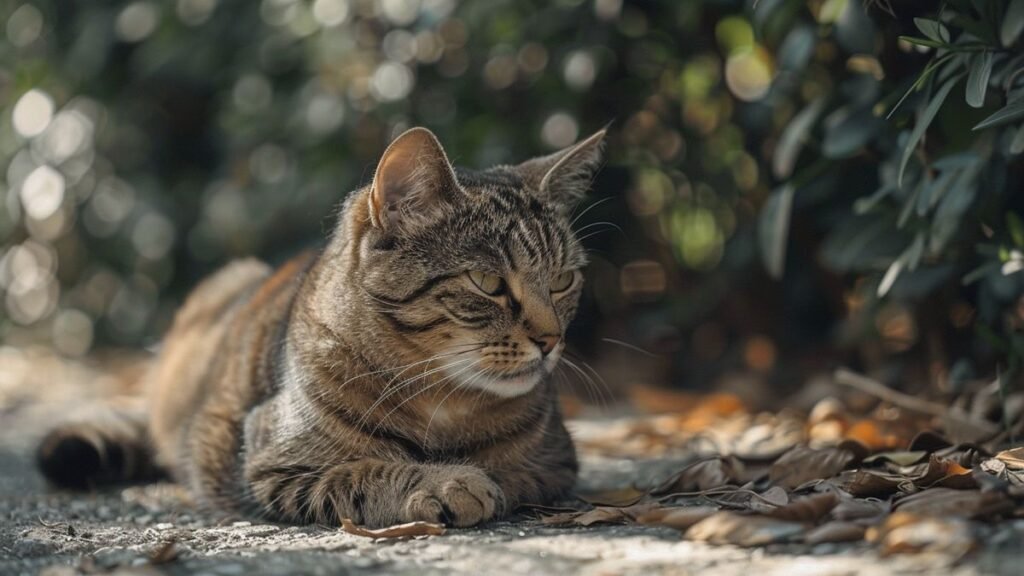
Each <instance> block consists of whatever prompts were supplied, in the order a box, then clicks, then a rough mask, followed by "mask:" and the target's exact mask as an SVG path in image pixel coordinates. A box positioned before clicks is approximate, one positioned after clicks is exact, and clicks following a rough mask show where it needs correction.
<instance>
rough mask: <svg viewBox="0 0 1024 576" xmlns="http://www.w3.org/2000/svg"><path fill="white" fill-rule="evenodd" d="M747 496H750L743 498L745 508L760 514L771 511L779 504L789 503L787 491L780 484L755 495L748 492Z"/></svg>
mask: <svg viewBox="0 0 1024 576" xmlns="http://www.w3.org/2000/svg"><path fill="white" fill-rule="evenodd" d="M748 496H750V497H749V498H744V502H746V505H747V508H749V509H750V510H753V511H754V512H760V513H762V514H767V513H769V512H773V511H775V510H777V509H778V508H779V507H780V506H785V505H786V504H789V493H788V492H786V489H785V488H782V487H780V486H772V487H771V488H769V489H767V490H765V491H764V492H762V493H760V494H758V495H757V496H753V495H752V494H748Z"/></svg>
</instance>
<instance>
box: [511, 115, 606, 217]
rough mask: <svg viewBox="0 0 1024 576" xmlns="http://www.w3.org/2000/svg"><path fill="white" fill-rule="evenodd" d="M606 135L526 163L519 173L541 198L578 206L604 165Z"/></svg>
mask: <svg viewBox="0 0 1024 576" xmlns="http://www.w3.org/2000/svg"><path fill="white" fill-rule="evenodd" d="M606 131H607V130H600V131H598V132H596V133H594V134H592V135H590V136H589V137H588V138H586V139H585V140H583V141H581V142H577V143H576V144H573V145H572V146H569V147H568V148H565V149H563V150H559V151H558V152H555V153H554V154H550V155H548V156H541V157H539V158H533V159H532V160H527V161H526V162H523V163H522V164H520V165H519V166H518V167H517V168H518V170H519V173H520V174H521V175H522V177H523V179H524V180H525V181H526V182H527V183H528V184H529V185H530V186H532V187H533V188H534V189H535V190H537V192H538V193H539V194H540V195H541V196H545V197H547V198H550V199H552V200H554V201H555V202H557V203H560V204H563V205H566V206H570V205H572V204H575V203H576V201H577V200H579V199H580V198H582V197H583V195H584V194H586V192H587V189H588V188H590V183H591V181H592V180H593V178H594V173H595V172H597V169H598V167H599V166H600V165H601V157H602V152H603V149H604V136H605V132H606Z"/></svg>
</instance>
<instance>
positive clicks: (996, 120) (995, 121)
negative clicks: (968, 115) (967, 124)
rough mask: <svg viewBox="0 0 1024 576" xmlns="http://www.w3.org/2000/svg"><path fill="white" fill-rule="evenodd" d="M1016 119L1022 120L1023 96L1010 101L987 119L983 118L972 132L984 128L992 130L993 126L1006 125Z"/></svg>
mask: <svg viewBox="0 0 1024 576" xmlns="http://www.w3.org/2000/svg"><path fill="white" fill-rule="evenodd" d="M1018 118H1024V96H1020V97H1018V98H1016V99H1015V100H1011V101H1010V103H1008V104H1007V105H1006V106H1004V107H1003V108H1002V109H1000V110H997V111H996V112H994V113H993V114H992V115H991V116H989V117H988V118H985V119H984V120H982V121H981V122H978V124H977V125H976V126H975V127H974V128H973V130H984V129H985V128H992V127H993V126H999V125H1001V124H1006V123H1007V122H1013V121H1014V120H1017V119H1018Z"/></svg>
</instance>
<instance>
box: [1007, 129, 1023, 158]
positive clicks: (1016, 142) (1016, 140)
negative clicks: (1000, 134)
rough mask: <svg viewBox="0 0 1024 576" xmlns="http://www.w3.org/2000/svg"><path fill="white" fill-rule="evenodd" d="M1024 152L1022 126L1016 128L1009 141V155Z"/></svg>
mask: <svg viewBox="0 0 1024 576" xmlns="http://www.w3.org/2000/svg"><path fill="white" fill-rule="evenodd" d="M1021 152H1024V124H1021V125H1020V126H1018V127H1017V134H1016V135H1014V137H1013V140H1010V154H1020V153H1021Z"/></svg>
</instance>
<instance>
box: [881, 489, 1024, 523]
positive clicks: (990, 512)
mask: <svg viewBox="0 0 1024 576" xmlns="http://www.w3.org/2000/svg"><path fill="white" fill-rule="evenodd" d="M893 507H894V508H895V509H896V510H897V511H899V512H904V513H909V514H913V515H916V516H937V517H941V518H948V517H951V516H958V517H962V518H986V517H990V516H998V515H999V514H1002V513H1004V512H1010V511H1012V510H1013V501H1012V500H1011V499H1010V498H1008V497H1007V496H1006V495H1005V494H1003V493H1001V492H982V491H980V490H955V489H953V488H929V489H927V490H922V491H921V492H918V493H916V494H911V495H909V496H907V497H905V498H902V499H900V500H898V501H897V502H896V504H895V505H894V506H893Z"/></svg>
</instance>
